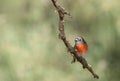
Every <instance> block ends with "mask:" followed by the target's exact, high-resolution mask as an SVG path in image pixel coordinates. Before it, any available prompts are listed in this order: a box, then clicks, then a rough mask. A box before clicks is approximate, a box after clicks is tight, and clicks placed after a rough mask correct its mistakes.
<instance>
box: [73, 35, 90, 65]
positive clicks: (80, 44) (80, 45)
mask: <svg viewBox="0 0 120 81" xmlns="http://www.w3.org/2000/svg"><path fill="white" fill-rule="evenodd" d="M74 49H75V50H76V51H77V52H78V53H79V54H80V55H83V54H85V53H86V52H87V50H88V45H87V43H86V41H85V40H84V39H83V38H82V37H77V38H75V45H74ZM75 61H76V58H75V57H74V56H73V61H72V62H71V63H74V62H75Z"/></svg>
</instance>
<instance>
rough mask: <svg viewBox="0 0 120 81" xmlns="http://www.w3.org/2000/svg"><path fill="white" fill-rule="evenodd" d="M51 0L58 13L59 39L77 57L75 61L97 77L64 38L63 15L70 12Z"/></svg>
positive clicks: (55, 0)
mask: <svg viewBox="0 0 120 81" xmlns="http://www.w3.org/2000/svg"><path fill="white" fill-rule="evenodd" d="M51 1H52V3H53V5H54V7H55V8H56V10H57V12H58V14H59V27H58V28H59V37H60V39H61V40H62V41H63V42H64V44H65V46H66V47H67V49H68V51H69V52H70V53H71V54H72V55H73V56H74V57H75V58H76V59H77V61H79V62H80V63H81V64H82V66H83V69H85V68H86V69H88V71H90V72H91V73H92V75H93V76H94V78H97V79H99V76H98V75H97V74H96V73H95V72H94V71H93V69H92V67H91V66H90V64H88V63H87V61H86V59H85V58H84V57H82V56H81V55H80V54H79V53H78V52H77V51H76V50H75V49H74V47H72V45H71V44H70V43H69V41H68V40H67V38H66V35H65V33H64V17H65V15H70V13H69V12H68V11H66V10H65V9H64V8H63V7H61V6H60V5H59V4H58V2H57V0H51Z"/></svg>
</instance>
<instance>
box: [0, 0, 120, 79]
mask: <svg viewBox="0 0 120 81" xmlns="http://www.w3.org/2000/svg"><path fill="white" fill-rule="evenodd" d="M59 2H60V4H61V5H62V6H63V7H64V8H66V9H67V10H68V11H69V12H70V13H71V15H72V18H69V17H68V16H67V17H66V19H65V20H66V22H65V32H66V34H67V36H68V39H69V40H70V43H71V44H72V45H74V38H75V37H76V36H83V37H84V38H85V39H86V40H87V42H88V45H89V51H88V54H86V55H85V58H86V59H87V60H88V62H89V63H90V64H91V65H92V66H93V68H94V70H95V71H96V73H97V74H98V75H99V76H100V79H99V81H119V80H120V77H119V76H120V70H119V68H120V64H119V63H120V54H119V53H120V46H119V44H120V9H119V8H120V3H119V0H75V1H74V0H59ZM57 26H58V15H57V13H56V11H55V8H54V6H53V4H52V2H51V0H0V81H96V80H95V79H94V78H93V77H92V75H91V74H90V73H89V72H88V71H87V70H83V69H82V67H81V65H80V64H79V63H75V64H71V63H70V62H71V60H72V56H71V55H70V54H69V53H68V52H67V50H66V47H65V46H64V44H63V43H62V41H61V40H60V39H59V38H58V30H57Z"/></svg>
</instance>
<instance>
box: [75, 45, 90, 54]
mask: <svg viewBox="0 0 120 81" xmlns="http://www.w3.org/2000/svg"><path fill="white" fill-rule="evenodd" d="M76 49H77V51H78V52H79V53H81V54H84V53H86V52H87V50H88V47H87V45H86V44H79V45H76Z"/></svg>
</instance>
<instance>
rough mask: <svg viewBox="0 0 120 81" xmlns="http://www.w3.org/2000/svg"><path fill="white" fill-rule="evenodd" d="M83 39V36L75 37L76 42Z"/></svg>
mask: <svg viewBox="0 0 120 81" xmlns="http://www.w3.org/2000/svg"><path fill="white" fill-rule="evenodd" d="M82 41H83V38H82V37H76V38H75V42H82Z"/></svg>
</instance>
